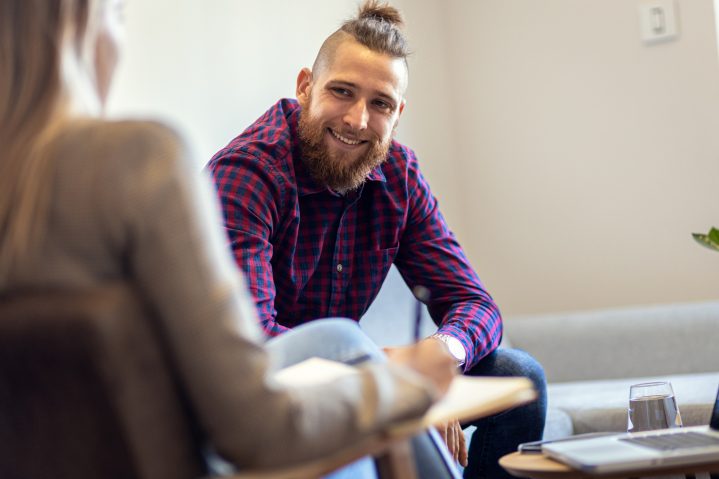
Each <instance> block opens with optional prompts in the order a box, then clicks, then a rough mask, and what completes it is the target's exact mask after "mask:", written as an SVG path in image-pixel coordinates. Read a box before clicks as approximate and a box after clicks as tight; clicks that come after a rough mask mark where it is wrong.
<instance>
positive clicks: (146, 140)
mask: <svg viewBox="0 0 719 479" xmlns="http://www.w3.org/2000/svg"><path fill="white" fill-rule="evenodd" d="M59 138H60V143H61V144H62V146H63V147H64V148H65V149H67V148H69V149H75V150H77V153H78V154H81V153H84V152H87V153H90V154H92V155H93V156H95V155H101V156H102V157H104V158H112V157H120V158H122V159H123V160H124V161H133V160H134V161H142V160H146V159H152V158H155V159H161V158H165V159H176V158H178V157H183V156H186V155H185V153H186V150H187V145H186V143H185V141H184V140H183V138H182V136H181V135H180V134H179V132H178V131H177V130H176V129H174V128H173V127H171V126H169V125H167V124H165V123H161V122H158V121H139V120H99V119H82V120H74V121H72V122H68V123H67V125H66V126H65V127H64V128H63V129H62V130H61V133H60V135H59Z"/></svg>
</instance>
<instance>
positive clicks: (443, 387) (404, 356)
mask: <svg viewBox="0 0 719 479" xmlns="http://www.w3.org/2000/svg"><path fill="white" fill-rule="evenodd" d="M384 351H385V353H386V354H387V357H388V358H389V360H390V361H392V362H395V363H399V364H403V365H405V366H408V367H410V368H412V369H414V370H416V371H417V372H419V373H420V374H422V375H424V376H425V377H426V378H428V379H429V380H431V381H432V382H433V383H434V385H435V386H436V387H437V389H438V390H439V391H440V393H441V394H444V393H446V392H447V389H449V385H450V383H451V382H452V379H453V378H454V376H455V375H456V374H457V361H456V359H455V358H454V356H452V355H451V354H450V353H449V351H448V350H447V346H445V344H444V343H442V342H441V341H438V340H436V339H432V338H426V339H423V340H422V341H420V342H418V343H417V344H414V345H411V346H403V347H399V348H385V350H384ZM437 431H438V432H439V434H440V436H442V439H444V442H445V443H447V449H449V453H450V454H451V455H452V457H454V460H455V461H457V462H459V464H461V465H462V466H463V467H466V466H467V445H466V444H465V440H464V434H463V433H462V428H461V427H460V425H459V421H457V420H453V421H449V422H448V423H446V424H441V425H439V426H437Z"/></svg>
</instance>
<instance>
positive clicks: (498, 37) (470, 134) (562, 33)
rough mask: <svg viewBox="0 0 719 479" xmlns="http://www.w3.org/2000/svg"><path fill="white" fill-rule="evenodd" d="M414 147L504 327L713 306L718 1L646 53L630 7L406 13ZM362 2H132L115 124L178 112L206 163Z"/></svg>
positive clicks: (407, 137)
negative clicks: (517, 321)
mask: <svg viewBox="0 0 719 479" xmlns="http://www.w3.org/2000/svg"><path fill="white" fill-rule="evenodd" d="M394 3H395V4H396V5H397V6H398V7H400V8H401V9H402V10H403V12H404V14H405V17H406V19H407V23H408V30H407V33H408V36H409V38H410V41H411V43H412V45H413V48H414V50H415V54H414V55H413V56H412V57H411V59H410V86H409V90H408V105H407V108H406V110H405V113H404V115H403V117H402V119H401V123H400V128H399V132H398V135H399V139H400V140H401V141H404V142H406V143H408V144H409V145H410V146H412V147H413V148H414V149H415V150H416V151H417V152H418V153H419V155H420V160H421V162H422V165H423V169H424V171H425V174H426V176H427V177H428V179H429V181H430V183H431V185H432V187H433V190H434V191H435V194H436V195H437V196H438V197H439V199H440V204H441V205H442V209H443V212H444V213H445V216H447V218H448V219H449V221H450V224H451V225H452V226H453V228H454V230H455V231H456V232H457V233H458V236H459V237H460V240H461V241H462V243H463V244H464V246H465V248H466V249H467V251H468V253H469V255H470V258H471V260H472V261H473V263H474V264H475V266H477V268H478V270H479V272H480V276H481V277H482V278H483V280H484V281H485V283H486V284H487V286H488V287H489V288H490V290H491V291H492V292H493V294H494V296H495V297H496V298H497V300H498V301H499V303H500V306H501V307H502V309H503V310H504V312H505V313H510V314H511V313H528V312H538V311H553V310H566V309H578V308H588V307H600V306H612V305H622V304H635V303H644V302H670V301H681V300H692V299H704V298H716V297H717V288H716V285H717V284H719V281H718V280H719V255H713V254H712V253H711V252H709V251H708V250H704V249H702V248H700V247H699V246H698V245H695V244H694V243H693V242H692V240H691V238H690V236H689V233H690V232H692V231H705V230H707V229H708V228H709V226H710V225H712V224H716V225H717V226H719V220H717V213H716V211H717V206H716V205H717V204H719V201H718V200H719V187H717V184H716V183H717V179H719V161H718V158H717V153H718V152H719V134H716V132H718V131H719V62H718V61H717V53H716V39H715V26H714V13H713V10H712V1H711V0H678V1H677V3H678V7H679V19H680V35H681V36H680V38H679V40H678V41H675V42H672V43H666V44H662V45H656V46H652V47H646V46H644V45H643V44H642V43H641V42H640V40H639V26H638V25H639V24H638V19H637V13H636V7H637V3H638V1H633V0H396V1H395V2H394ZM355 7H356V2H355V1H354V0H306V1H302V2H295V1H291V0H265V1H263V2H249V1H241V0H202V1H197V0H174V1H169V0H151V1H144V2H139V1H135V2H129V6H128V15H127V16H128V29H129V32H128V40H129V45H128V50H127V55H126V58H125V63H124V65H123V67H122V70H121V72H120V75H119V77H118V81H117V83H116V85H115V86H116V88H115V92H114V96H113V98H112V103H111V108H110V112H111V113H112V114H113V115H125V114H133V115H134V114H142V115H151V116H157V115H160V116H164V117H166V118H170V119H171V120H172V121H173V122H174V123H175V124H177V125H179V126H180V127H181V128H182V129H183V130H184V131H185V132H186V133H187V134H188V135H189V136H190V137H191V139H192V141H193V143H194V144H195V146H196V149H197V152H198V155H197V157H198V167H199V166H201V165H203V164H204V163H205V162H206V161H207V160H208V159H209V157H210V156H211V155H212V154H213V153H214V152H215V151H216V150H217V149H218V148H220V147H221V146H223V145H224V144H225V143H227V142H228V141H229V140H230V139H231V138H232V137H234V136H235V135H236V134H237V133H239V132H240V131H241V130H242V129H244V127H246V126H247V125H248V124H249V123H251V122H252V121H253V120H254V119H255V118H256V117H257V116H259V115H260V114H261V113H262V112H264V111H265V110H266V109H267V107H269V106H270V105H271V104H272V103H273V102H274V101H276V100H277V99H278V98H279V97H281V96H294V84H295V76H296V74H297V72H298V71H299V69H300V68H301V67H302V66H306V65H309V64H311V62H312V60H313V58H314V55H315V53H316V51H317V49H318V47H319V45H320V44H321V42H322V40H323V39H324V38H325V37H326V36H327V35H328V34H329V33H330V32H332V31H334V29H335V28H336V27H337V26H338V25H339V23H340V22H341V21H342V20H343V19H344V18H346V17H348V16H350V15H352V14H353V13H354V11H355Z"/></svg>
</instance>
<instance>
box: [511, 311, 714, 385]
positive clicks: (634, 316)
mask: <svg viewBox="0 0 719 479" xmlns="http://www.w3.org/2000/svg"><path fill="white" fill-rule="evenodd" d="M505 335H506V336H507V337H508V339H509V340H510V342H511V345H512V347H516V348H519V349H523V350H525V351H527V352H529V353H530V354H532V355H533V356H534V357H535V358H536V359H537V360H538V361H539V362H540V363H541V364H542V365H543V366H544V369H545V372H546V375H547V380H548V381H552V382H564V381H577V380H593V379H615V378H625V377H646V376H662V375H670V374H684V373H697V372H715V371H719V302H716V301H714V302H701V303H686V304H668V305H659V306H645V307H633V308H618V309H607V310H598V311H587V312H575V313H557V314H542V315H532V316H521V317H511V318H506V319H505Z"/></svg>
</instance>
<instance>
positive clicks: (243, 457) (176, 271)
mask: <svg viewBox="0 0 719 479" xmlns="http://www.w3.org/2000/svg"><path fill="white" fill-rule="evenodd" d="M137 130H139V131H134V133H133V134H131V135H129V134H128V136H129V138H128V139H127V141H125V142H124V143H123V144H122V145H117V146H116V147H115V148H114V151H116V152H117V153H115V155H117V156H118V158H117V161H113V162H110V161H104V162H103V167H102V168H104V170H103V171H104V173H103V176H102V177H101V178H99V179H98V184H104V185H106V186H105V188H103V192H102V193H100V195H99V197H101V198H102V201H101V202H100V206H99V207H98V224H100V225H101V227H100V228H99V232H102V234H104V235H107V236H108V238H106V239H107V241H105V243H106V244H109V245H112V248H116V251H115V252H116V254H117V257H118V258H121V261H122V263H123V264H124V265H126V268H127V271H128V275H129V277H130V278H131V280H132V281H133V285H134V286H135V287H136V288H137V290H138V292H139V293H141V294H142V295H143V297H144V298H145V299H146V301H147V303H148V304H149V305H150V307H151V308H152V309H153V310H154V311H155V312H156V313H157V314H156V319H157V321H158V323H157V325H158V329H159V330H160V331H161V332H162V333H163V337H164V338H165V339H166V340H167V345H168V349H169V352H170V353H171V354H172V357H173V363H174V364H175V365H176V367H177V369H178V373H179V374H178V376H179V379H180V381H181V384H182V385H183V387H184V389H185V390H186V392H187V394H188V398H189V400H190V403H191V404H192V406H193V409H194V410H195V412H196V416H197V418H198V420H199V422H200V424H201V427H202V429H203V430H204V432H205V433H206V434H207V436H208V438H209V439H210V441H211V442H212V443H213V445H214V446H215V447H216V448H217V450H218V451H219V452H220V453H221V454H222V455H223V456H225V457H226V458H227V459H229V460H230V461H232V462H234V463H235V464H236V465H239V466H241V467H263V466H264V467H267V466H270V465H274V466H282V465H290V464H293V463H297V462H300V461H305V460H309V459H316V458H321V457H325V456H326V455H327V454H331V453H333V452H337V451H339V450H341V449H342V448H345V447H347V446H349V445H351V444H354V443H356V442H357V441H358V440H360V439H361V438H363V437H366V436H367V435H369V434H371V433H373V432H376V431H378V430H381V429H383V428H384V427H387V426H388V425H389V424H392V423H393V422H396V421H401V420H404V419H408V418H416V417H417V416H418V415H421V414H422V413H423V412H424V411H425V410H426V409H427V408H428V407H429V405H430V403H431V401H432V398H433V394H434V392H433V390H432V387H431V386H430V385H429V384H428V383H427V382H425V381H424V379H422V378H420V377H419V376H418V375H417V374H416V373H413V372H412V371H409V370H406V369H401V368H396V367H394V366H391V365H384V364H372V365H368V366H366V367H363V368H359V372H358V374H355V375H350V376H347V377H343V378H341V379H340V380H338V381H335V382H332V383H326V384H318V385H316V386H312V387H298V388H284V387H281V386H279V385H278V384H277V383H276V382H273V381H272V380H271V378H270V377H269V376H268V371H269V359H268V355H267V353H266V351H265V350H264V348H263V347H262V345H261V341H262V339H263V337H262V334H261V330H260V328H259V326H258V325H257V317H256V314H255V307H254V304H253V302H252V301H251V299H250V297H249V296H248V295H247V293H246V289H245V284H244V281H243V279H242V275H241V274H240V272H239V271H238V269H237V267H236V266H235V265H234V262H233V261H232V258H231V256H230V254H229V250H228V248H227V245H226V241H225V240H224V235H223V234H222V227H221V218H220V215H219V208H218V205H217V203H216V201H217V200H216V197H215V195H214V194H213V192H212V190H211V188H210V184H209V181H207V178H205V177H204V176H201V175H199V174H198V173H197V171H195V170H194V168H193V166H192V165H191V163H190V162H189V161H186V160H185V159H184V158H185V156H186V155H185V153H184V148H183V147H182V145H181V143H180V142H179V140H178V139H177V138H176V136H175V135H174V134H173V133H171V132H170V131H168V130H167V129H165V128H163V127H160V126H159V125H154V124H147V125H145V124H141V125H139V126H138V128H137ZM95 136H97V135H95ZM105 163H112V165H111V166H105V165H104V164H105ZM98 234H100V233H98ZM277 451H282V453H281V454H278V453H277Z"/></svg>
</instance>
